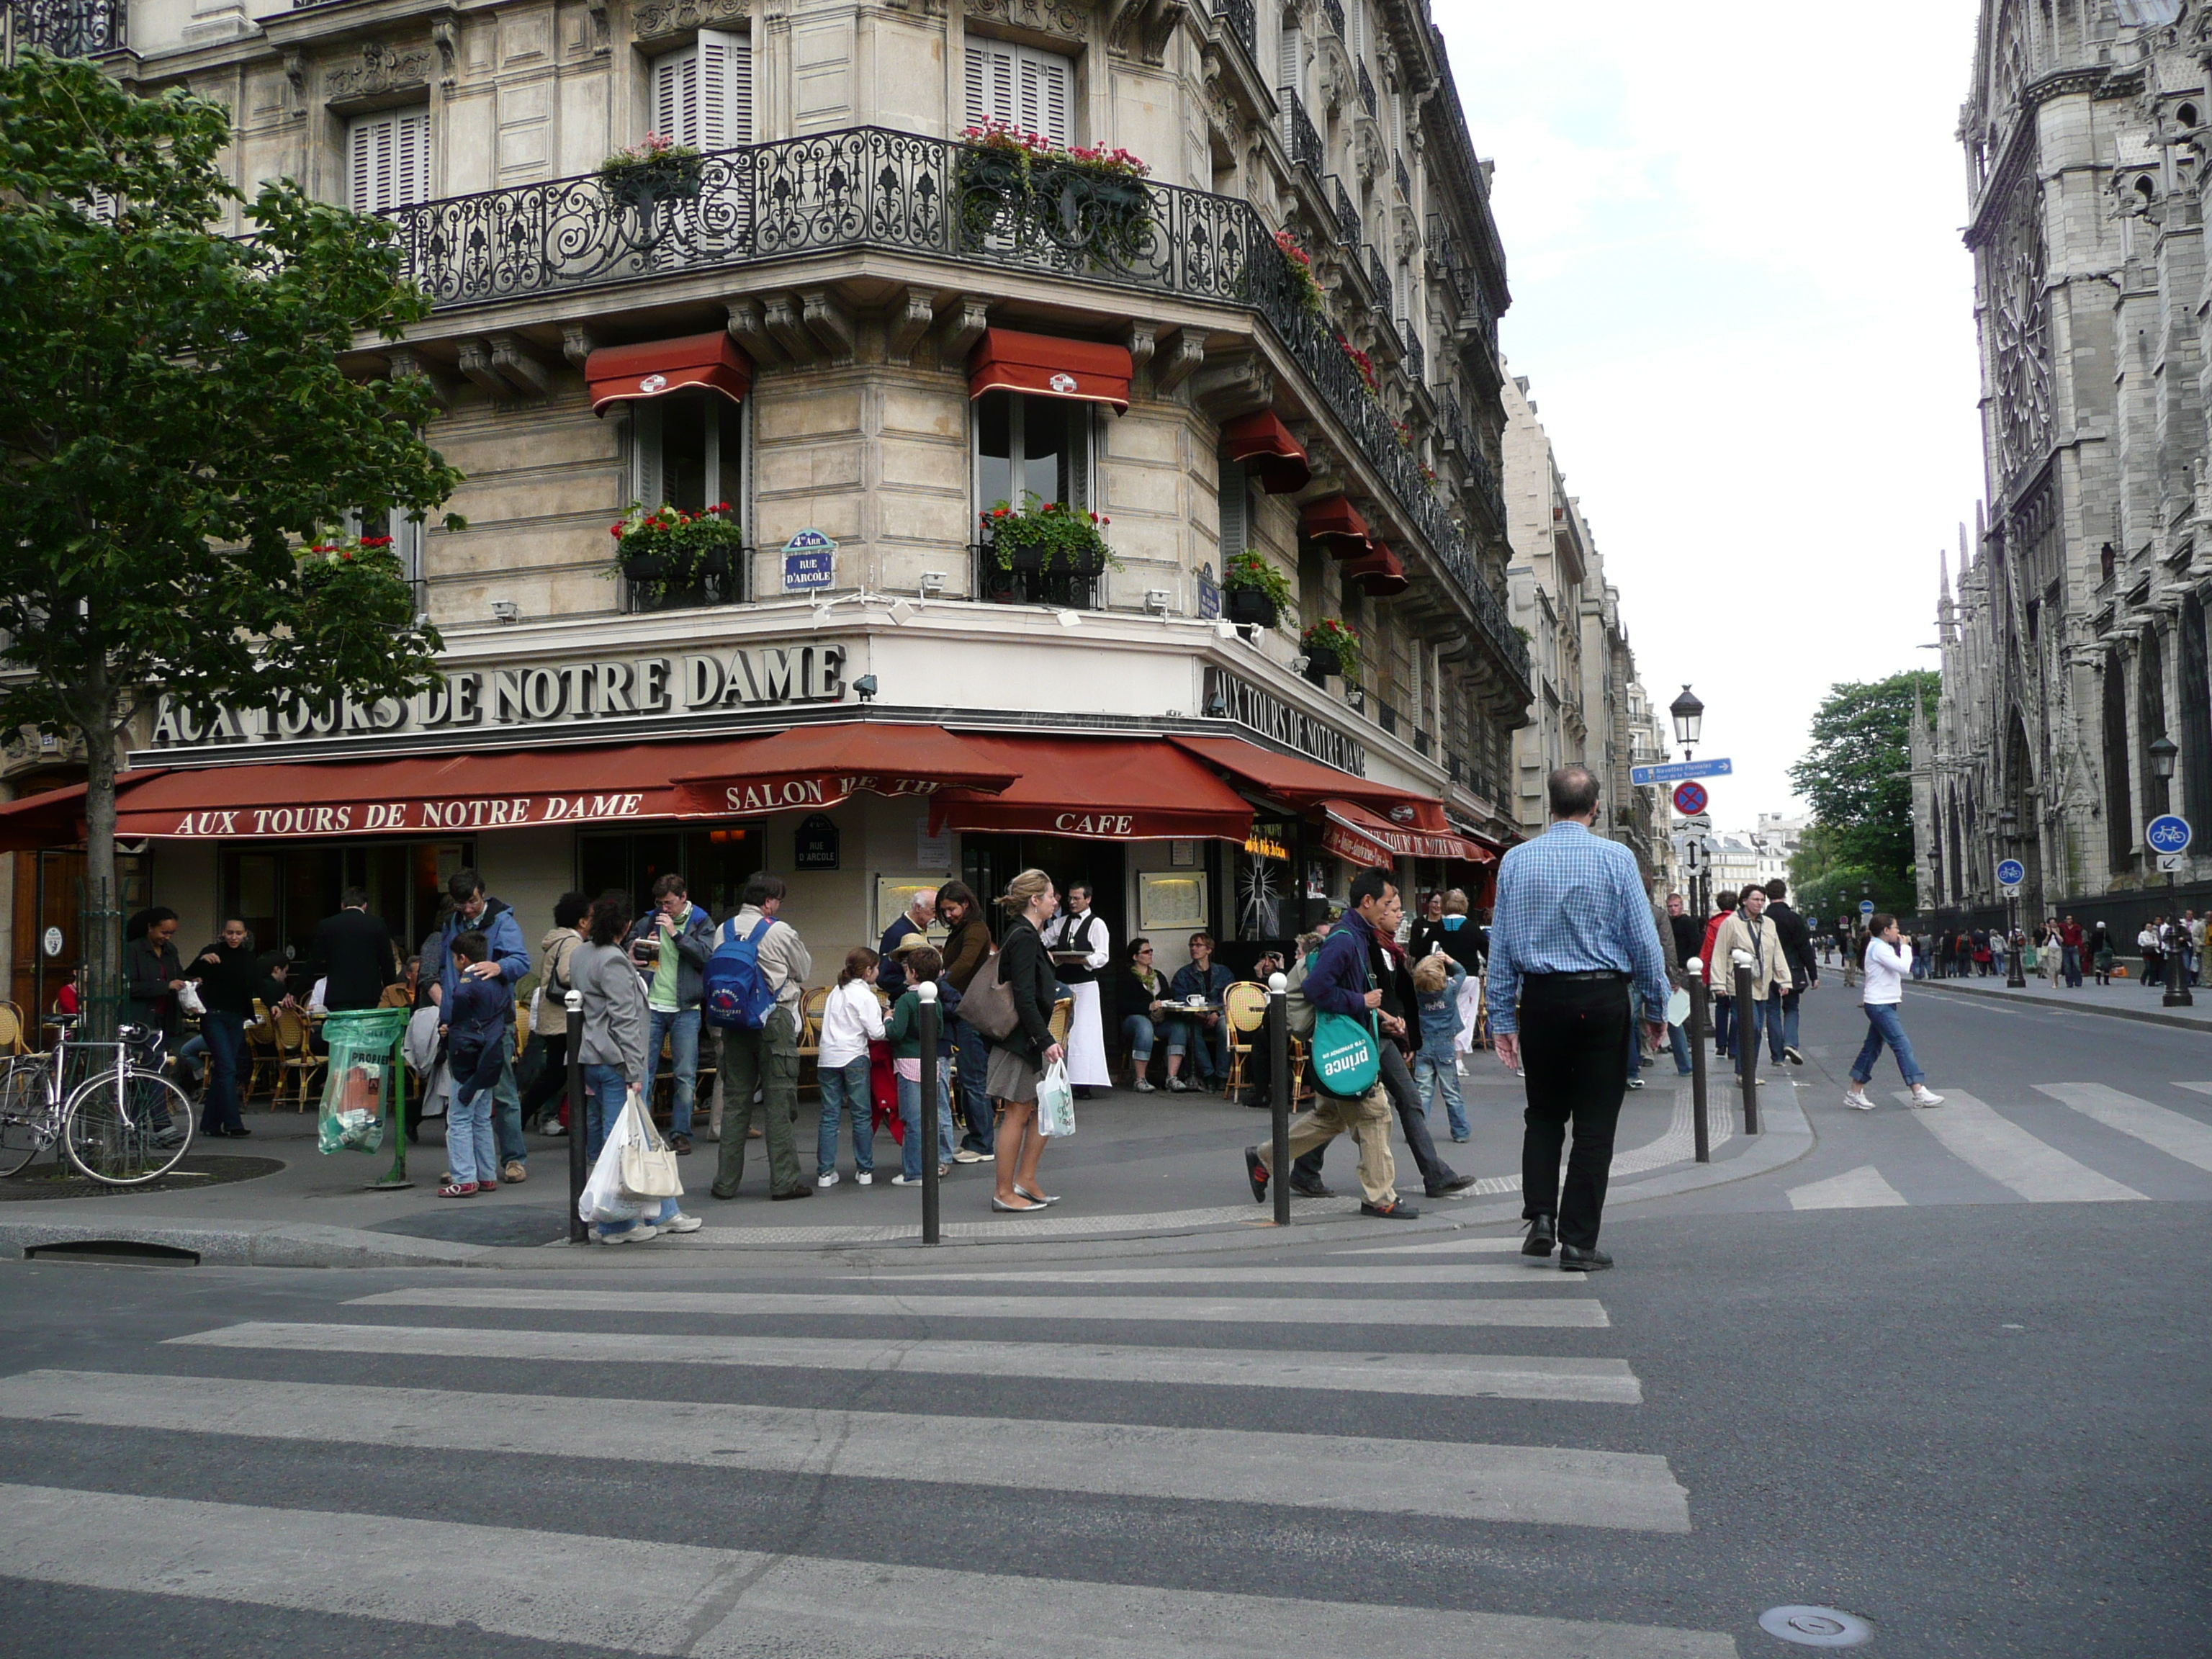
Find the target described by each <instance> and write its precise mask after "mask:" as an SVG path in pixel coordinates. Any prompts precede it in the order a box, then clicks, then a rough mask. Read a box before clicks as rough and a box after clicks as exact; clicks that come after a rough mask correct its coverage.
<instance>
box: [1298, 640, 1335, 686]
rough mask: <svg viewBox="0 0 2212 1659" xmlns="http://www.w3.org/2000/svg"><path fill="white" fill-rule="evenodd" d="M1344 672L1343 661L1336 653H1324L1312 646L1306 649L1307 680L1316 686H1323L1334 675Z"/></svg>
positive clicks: (1319, 648) (1317, 647)
mask: <svg viewBox="0 0 2212 1659" xmlns="http://www.w3.org/2000/svg"><path fill="white" fill-rule="evenodd" d="M1343 671H1344V661H1343V659H1341V658H1340V657H1339V656H1338V655H1337V654H1336V653H1335V652H1334V651H1324V650H1322V648H1321V647H1319V646H1317V645H1310V646H1308V647H1306V678H1308V679H1310V680H1311V681H1312V682H1313V683H1314V684H1316V685H1319V684H1322V682H1323V681H1325V680H1327V679H1328V678H1330V677H1331V676H1332V675H1335V674H1341V673H1342V672H1343Z"/></svg>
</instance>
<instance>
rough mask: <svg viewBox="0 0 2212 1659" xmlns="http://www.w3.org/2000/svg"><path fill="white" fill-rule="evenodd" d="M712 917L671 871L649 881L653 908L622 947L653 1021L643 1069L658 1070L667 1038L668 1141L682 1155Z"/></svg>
mask: <svg viewBox="0 0 2212 1659" xmlns="http://www.w3.org/2000/svg"><path fill="white" fill-rule="evenodd" d="M714 945H715V939H714V918H713V917H712V916H709V915H708V914H707V913H706V911H705V910H703V909H702V908H700V907H699V906H698V905H696V904H694V903H692V902H691V893H690V888H689V887H687V886H686V885H685V884H684V878H683V877H681V876H679V875H678V874H676V873H675V872H673V871H671V872H669V873H668V874H667V875H665V876H663V877H662V878H660V879H659V881H656V882H654V883H653V908H651V909H650V910H647V912H646V913H645V914H644V915H641V916H640V917H639V918H638V919H637V920H636V921H635V922H634V923H632V924H631V926H630V930H629V933H628V934H627V935H626V936H625V937H624V938H623V949H624V950H626V951H629V957H630V960H631V961H632V962H634V963H636V964H637V971H638V974H639V975H640V977H641V978H642V979H643V980H644V981H645V1001H646V1006H647V1008H648V1009H649V1010H650V1011H651V1024H650V1025H649V1027H648V1029H647V1032H646V1040H645V1048H646V1055H647V1068H648V1069H649V1070H651V1071H653V1072H658V1071H659V1069H660V1049H661V1045H662V1044H663V1043H664V1042H665V1043H666V1044H667V1046H668V1051H669V1054H670V1056H671V1059H672V1060H673V1061H674V1062H675V1066H676V1102H675V1106H674V1109H673V1115H672V1116H671V1120H670V1122H669V1130H668V1144H669V1145H670V1146H673V1147H674V1148H675V1149H676V1153H677V1156H678V1157H679V1158H681V1157H682V1156H684V1154H685V1153H687V1152H690V1150H691V1109H692V1104H693V1103H694V1101H696V1098H697V1097H698V1093H699V1021H700V1016H701V1013H702V1011H703V1009H704V1006H705V1002H706V995H707V958H708V957H710V956H712V955H714Z"/></svg>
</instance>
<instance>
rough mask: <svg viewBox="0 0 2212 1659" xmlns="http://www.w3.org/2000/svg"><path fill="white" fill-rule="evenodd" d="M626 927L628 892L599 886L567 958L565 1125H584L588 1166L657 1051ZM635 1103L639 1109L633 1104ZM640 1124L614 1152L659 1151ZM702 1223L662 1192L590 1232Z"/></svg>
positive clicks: (627, 1237)
mask: <svg viewBox="0 0 2212 1659" xmlns="http://www.w3.org/2000/svg"><path fill="white" fill-rule="evenodd" d="M628 931H629V896H628V895H627V894H623V893H608V894H606V895H605V896H603V897H601V898H600V899H599V901H598V902H595V903H594V904H593V905H592V916H591V939H590V942H589V943H588V944H586V945H584V946H582V947H581V948H580V949H579V950H578V951H576V953H575V954H574V956H573V957H570V958H569V965H568V979H569V983H570V984H572V985H574V987H576V989H577V990H578V991H579V992H580V993H581V994H582V995H583V1000H584V1036H583V1041H582V1044H581V1046H580V1048H579V1050H578V1053H579V1055H580V1059H581V1060H582V1063H583V1067H584V1100H583V1112H582V1115H581V1122H580V1123H578V1122H576V1121H574V1120H572V1121H571V1122H570V1125H569V1127H570V1129H571V1131H572V1132H573V1131H574V1130H575V1129H577V1128H579V1127H581V1128H583V1129H584V1130H585V1132H586V1151H587V1152H588V1154H589V1156H590V1158H591V1159H592V1165H593V1170H594V1173H595V1174H596V1173H597V1166H598V1164H599V1156H600V1152H601V1151H602V1148H603V1146H604V1143H605V1140H606V1139H608V1137H609V1136H610V1135H611V1133H612V1132H613V1130H614V1128H615V1125H616V1121H617V1119H618V1118H619V1117H620V1116H621V1115H622V1114H623V1112H624V1111H625V1110H626V1109H631V1108H629V1104H628V1103H629V1097H630V1095H631V1093H632V1091H635V1092H636V1093H637V1094H638V1095H639V1097H640V1098H641V1100H650V1099H651V1098H652V1095H651V1093H650V1092H649V1091H651V1089H652V1087H653V1060H656V1059H658V1058H659V1056H658V1055H654V1054H649V1053H648V1052H647V1040H646V1038H647V1032H648V1031H649V1030H651V1029H652V1022H651V1019H650V1017H649V1016H648V1014H647V1010H646V1000H645V981H644V980H642V979H641V978H640V977H639V976H638V972H637V969H635V968H634V967H632V966H631V965H630V960H629V952H628V951H625V950H624V949H623V945H622V939H623V934H624V933H626V932H628ZM636 1109H637V1110H639V1111H641V1112H642V1110H643V1109H642V1107H641V1106H640V1107H638V1108H636ZM645 1127H646V1135H645V1137H644V1140H645V1143H646V1144H645V1145H644V1146H643V1147H637V1146H622V1147H618V1148H617V1152H644V1153H645V1154H646V1155H647V1158H650V1155H651V1154H652V1153H653V1152H657V1151H659V1150H660V1148H659V1147H656V1146H653V1142H655V1141H657V1140H658V1139H659V1137H658V1136H657V1135H654V1134H653V1132H652V1124H651V1120H650V1118H649V1117H648V1118H647V1122H646V1126H645ZM632 1161H641V1160H632ZM701 1225H702V1223H701V1221H700V1220H699V1218H698V1217H696V1216H690V1215H686V1214H684V1208H683V1205H682V1202H681V1201H680V1200H677V1199H673V1198H668V1199H663V1200H659V1203H658V1204H647V1206H644V1213H643V1214H641V1216H640V1217H639V1218H637V1219H635V1220H611V1221H596V1222H594V1223H593V1225H592V1237H594V1238H596V1239H598V1240H599V1243H602V1244H635V1243H641V1242H642V1241H643V1240H646V1239H648V1238H656V1237H659V1235H661V1234H662V1233H689V1232H696V1231H698V1230H699V1228H700V1226H701Z"/></svg>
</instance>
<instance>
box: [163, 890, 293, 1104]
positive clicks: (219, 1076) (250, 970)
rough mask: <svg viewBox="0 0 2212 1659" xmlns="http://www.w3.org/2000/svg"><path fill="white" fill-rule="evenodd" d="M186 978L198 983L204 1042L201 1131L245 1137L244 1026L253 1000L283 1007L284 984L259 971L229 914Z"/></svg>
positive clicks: (242, 930)
mask: <svg viewBox="0 0 2212 1659" xmlns="http://www.w3.org/2000/svg"><path fill="white" fill-rule="evenodd" d="M185 973H186V975H188V976H189V977H191V979H194V980H196V981H198V983H199V987H200V1002H201V1004H202V1005H203V1006H204V1009H205V1011H206V1012H204V1013H202V1014H201V1015H200V1035H201V1036H204V1037H205V1038H206V1039H207V1052H208V1085H207V1095H206V1098H205V1103H204V1105H203V1106H202V1107H201V1109H200V1133H202V1134H204V1135H213V1136H215V1137H216V1139H224V1138H226V1137H231V1136H237V1135H249V1134H252V1133H253V1131H252V1130H251V1129H249V1128H247V1127H246V1120H245V1118H244V1117H243V1116H242V1115H240V1111H239V1099H238V1056H239V1051H240V1049H241V1048H244V1046H245V1043H246V1021H248V1020H250V1019H252V1018H253V1000H254V999H255V998H256V997H258V998H260V999H261V1000H262V1002H263V1003H264V1005H266V1006H269V1007H270V1008H275V1007H276V1006H279V1005H281V1004H286V1003H289V1001H290V999H289V997H287V996H286V995H285V994H284V984H283V981H282V980H280V979H277V978H276V976H275V975H271V974H270V973H268V972H267V971H266V970H264V969H263V967H262V965H261V963H260V961H259V960H258V957H256V956H255V954H254V951H253V936H252V934H251V933H248V932H247V931H246V923H245V922H244V921H240V919H239V918H238V917H236V916H233V917H232V918H231V919H230V920H229V921H226V922H224V923H223V925H222V938H221V939H217V940H216V942H215V943H214V944H212V945H205V946H204V947H202V949H201V951H200V953H199V954H198V955H197V956H196V957H193V958H192V961H191V967H189V968H188V969H185Z"/></svg>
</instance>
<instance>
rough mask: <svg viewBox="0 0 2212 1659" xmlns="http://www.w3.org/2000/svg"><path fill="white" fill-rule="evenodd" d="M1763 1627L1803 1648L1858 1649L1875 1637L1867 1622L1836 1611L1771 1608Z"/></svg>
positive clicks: (1762, 1619) (1761, 1619)
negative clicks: (1860, 1645)
mask: <svg viewBox="0 0 2212 1659" xmlns="http://www.w3.org/2000/svg"><path fill="white" fill-rule="evenodd" d="M1759 1629H1761V1630H1763V1631H1765V1632H1766V1633H1767V1634H1768V1635H1769V1636H1778V1637H1780V1638H1782V1639H1783V1640H1784V1641H1785V1642H1795V1643H1796V1644H1797V1645H1798V1646H1799V1647H1801V1648H1855V1647H1857V1646H1858V1645H1859V1644H1861V1643H1862V1642H1865V1641H1869V1640H1871V1639H1872V1638H1873V1636H1874V1628H1873V1626H1870V1625H1869V1624H1868V1623H1867V1621H1866V1620H1863V1619H1861V1618H1859V1617H1857V1615H1855V1614H1852V1613H1838V1612H1837V1611H1836V1609H1835V1608H1833V1607H1769V1608H1767V1610H1766V1611H1765V1613H1760V1614H1759Z"/></svg>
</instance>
